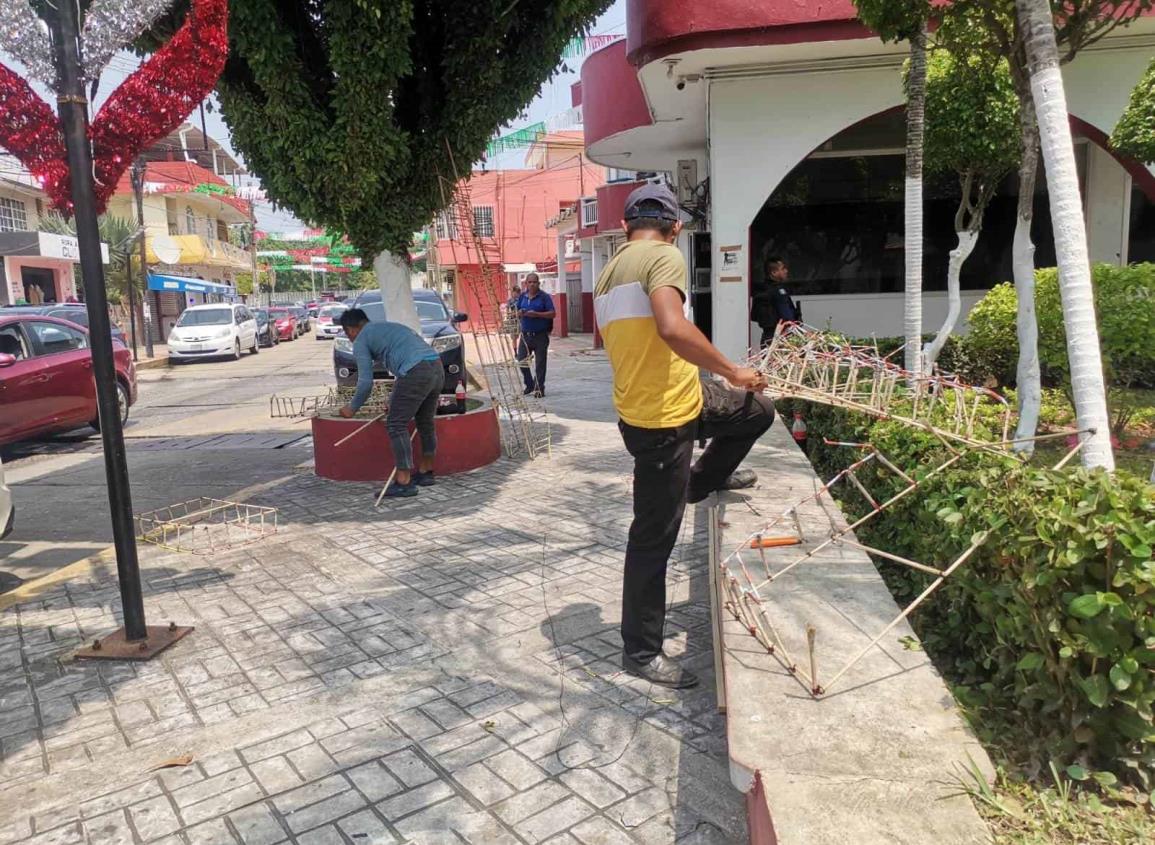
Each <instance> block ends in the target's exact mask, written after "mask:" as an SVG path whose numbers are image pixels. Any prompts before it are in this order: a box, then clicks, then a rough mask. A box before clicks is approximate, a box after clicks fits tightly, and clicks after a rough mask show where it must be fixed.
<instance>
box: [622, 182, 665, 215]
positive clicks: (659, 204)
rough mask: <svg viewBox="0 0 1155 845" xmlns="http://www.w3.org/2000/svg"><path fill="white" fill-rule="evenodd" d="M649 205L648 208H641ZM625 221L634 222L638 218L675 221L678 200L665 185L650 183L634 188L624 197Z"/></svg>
mask: <svg viewBox="0 0 1155 845" xmlns="http://www.w3.org/2000/svg"><path fill="white" fill-rule="evenodd" d="M646 204H649V205H650V206H651V207H650V208H642V206H643V205H646ZM624 215H625V218H626V220H635V219H637V218H639V217H653V218H657V219H658V220H670V221H677V220H678V219H679V216H678V200H677V198H676V197H675V196H674V192H673V191H671V190H670V189H669V188H667V187H666V186H665V185H658V184H654V183H650V184H647V185H642V186H641V187H640V188H636V189H635V190H634V191H633V192H631V193H630V195H629V196H628V197H626V207H625V210H624Z"/></svg>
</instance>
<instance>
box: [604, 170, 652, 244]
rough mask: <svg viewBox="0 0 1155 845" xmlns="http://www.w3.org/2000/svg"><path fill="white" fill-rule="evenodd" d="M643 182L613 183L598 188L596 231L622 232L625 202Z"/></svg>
mask: <svg viewBox="0 0 1155 845" xmlns="http://www.w3.org/2000/svg"><path fill="white" fill-rule="evenodd" d="M643 184H645V183H644V182H615V183H614V184H612V185H602V186H601V187H600V188H598V225H597V231H598V232H599V233H601V234H604V233H606V232H620V231H622V218H623V217H625V210H626V200H627V199H628V198H629V196H630V194H632V193H633V192H634V190H635V189H636V188H637V187H638V186H640V185H643Z"/></svg>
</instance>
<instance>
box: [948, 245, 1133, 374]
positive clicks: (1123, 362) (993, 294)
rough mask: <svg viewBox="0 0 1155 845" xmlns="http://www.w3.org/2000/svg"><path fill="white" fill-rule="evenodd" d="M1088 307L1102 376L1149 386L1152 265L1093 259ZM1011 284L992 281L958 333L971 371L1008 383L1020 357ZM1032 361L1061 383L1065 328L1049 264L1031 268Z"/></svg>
mask: <svg viewBox="0 0 1155 845" xmlns="http://www.w3.org/2000/svg"><path fill="white" fill-rule="evenodd" d="M1092 277H1093V281H1094V285H1095V314H1096V317H1097V319H1098V324H1099V343H1100V347H1101V349H1102V353H1103V367H1104V370H1105V375H1106V377H1107V381H1108V383H1109V384H1110V385H1112V386H1114V387H1151V386H1155V264H1132V265H1131V266H1129V267H1116V266H1115V265H1113V264H1096V265H1095V267H1094V268H1093V273H1092ZM1017 303H1018V300H1017V298H1016V296H1015V289H1014V286H1013V285H1012V284H1010V283H1008V282H1004V283H1003V284H1000V285H996V286H995V287H994V288H992V289H991V291H990V292H989V293H988V294H987V295H986V296H984V297H983V298H982V299H981V300H980V301H979V302H978V303H976V305H975V307H974V308H973V309H972V310H971V312H970V314H969V315H968V316H967V323H968V325H969V326H970V333H969V334H968V335H967V336H966V337H965V338H964V341H963V342H964V345H965V346H966V347H967V353H968V358H969V360H970V362H971V363H972V365H973V366H974V368H975V371H976V373H978V374H980V375H981V376H982V377H983V378H986V377H988V376H990V377H993V378H995V379H997V380H998V382H999V384H1003V385H1013V384H1014V383H1015V369H1016V367H1017V364H1018V357H1019V340H1018V333H1017V331H1016V326H1015V319H1016V308H1017ZM1035 307H1036V311H1037V313H1038V323H1039V363H1040V366H1041V369H1042V376H1043V383H1044V384H1046V385H1048V386H1052V387H1065V386H1066V385H1067V383H1068V380H1069V377H1070V371H1069V365H1068V362H1067V334H1066V329H1065V326H1064V323H1063V309H1062V302H1061V299H1060V296H1059V277H1058V271H1057V270H1056V269H1055V268H1053V267H1052V268H1047V269H1043V270H1038V271H1036V273H1035Z"/></svg>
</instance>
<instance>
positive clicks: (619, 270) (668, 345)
mask: <svg viewBox="0 0 1155 845" xmlns="http://www.w3.org/2000/svg"><path fill="white" fill-rule="evenodd" d="M625 218H626V219H625V220H624V221H623V226H624V227H625V230H626V232H627V235H628V237H629V240H628V241H627V242H626V243H625V244H624V245H623V246H622V247H621V248H620V249H619V250H618V251H617V253H615V255H614V257H613V258H612V259H611V260H610V262H609V264H607V265H606V267H605V269H604V270H603V271H602V273H601V275H600V276H599V277H598V280H597V285H596V287H595V289H594V312H595V314H596V316H597V321H598V328H599V329H600V331H601V334H602V338H603V339H604V340H605V346H606V352H607V353H608V354H609V359H610V365H611V366H612V367H613V371H614V406H615V407H616V408H617V411H618V416H619V421H618V428H619V429H620V430H621V433H622V439H623V440H624V441H625V445H626V449H627V450H628V451H629V453H630V454H631V455H632V456H633V458H634V521H633V523H632V524H631V525H630V534H629V542H628V544H627V546H626V564H625V576H624V579H623V584H622V646H623V647H622V666H623V668H624V669H625V670H626V671H627V672H629V673H630V674H632V675H637V676H638V677H642V678H645V679H647V680H649V681H651V682H653V683H655V684H661V685H663V686H669V687H689V686H693V685H694V684H696V683H697V682H698V679H697V678H696V677H695V676H694V675H693V673H691V672H690V671H689V670H687V669H683V668H682V667H681V666H679V665H678V664H676V663H675V662H674V661H672V660H671V659H670V658H669V657H667V656H666V655H665V654H663V653H662V637H663V629H664V626H665V621H666V564H667V562H668V561H669V558H670V552H671V551H672V550H673V548H674V544H675V543H676V542H677V540H678V532H679V531H680V529H681V525H682V514H683V512H684V511H685V508H686V503H687V501H689V502H691V503H694V502H700V501H702V500H703V499H705V498H706V497H707V496H708V495H710V494H711V493H713V492H714V491H716V490H723V489H737V488H739V487H749V486H752V485H753V484H754V481H755V480H756V476H754V474H753V473H752V472H750V471H749V470H742V471H737V472H736V470H737V468H738V464H740V463H741V462H742V459H743V458H745V457H746V455H747V454H748V453H749V451H750V447H751V446H753V445H754V441H755V440H757V439H758V438H759V437H760V436H761V435H762V434H763V433H764V432H765V431H766V430H767V429H768V428H769V427H770V424H771V422H772V421H773V419H774V408H773V406H772V405H771V404H770V401H769V399H767V398H766V397H764V396H762V395H761V390H762V389H763V388H764V387H765V386H766V383H765V381H764V379H763V378H762V377H761V376H760V375H759V374H758V373H757V372H755V371H754V370H751V369H747V368H744V367H739V366H738V365H736V364H734V363H733V362H731V361H729V360H728V359H727V358H726V357H725V356H724V355H723V354H722V353H721V352H719V351H718V350H717V349H716V348H715V347H714V346H713V344H711V343H710V341H709V340H707V339H706V336H705V335H703V334H702V332H701V331H699V330H698V328H697V327H696V326H695V325H694V324H693V323H691V322H690V321H689V320H687V319H686V315H685V313H684V310H683V305H684V302H685V298H686V263H685V260H684V259H683V258H682V254H681V252H679V250H678V248H677V247H676V246H674V242H675V241H676V240H677V237H678V233H679V232H681V229H682V224H681V223H680V222H679V220H678V205H677V201H676V200H675V199H674V195H673V194H672V193H671V192H670V190H669V188H666V187H665V186H661V185H653V184H650V185H644V186H642V187H640V188H638V189H637V190H635V191H634V192H633V193H632V194H630V196H629V198H628V199H627V200H626V206H625ZM699 369H705V370H709V371H710V372H712V373H714V374H716V375H718V376H721V377H722V378H724V379H725V380H726V381H727V382H729V383H730V384H731V385H733V388H731V387H726V386H725V385H723V384H721V383H720V382H717V381H714V380H709V381H702V380H701V379H700V378H699ZM734 388H739V389H734ZM752 391H756V392H757V393H755V392H752ZM706 438H709V439H710V444H709V446H707V447H706V450H705V451H704V452H703V453H702V456H701V457H700V458H699V459H698V461H697V462H696V463H695V462H693V452H694V441H695V440H698V439H703V440H704V439H706Z"/></svg>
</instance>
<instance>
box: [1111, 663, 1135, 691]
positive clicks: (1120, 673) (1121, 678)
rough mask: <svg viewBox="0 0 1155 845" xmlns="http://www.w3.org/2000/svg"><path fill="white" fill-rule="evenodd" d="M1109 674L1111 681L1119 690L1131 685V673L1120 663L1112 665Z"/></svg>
mask: <svg viewBox="0 0 1155 845" xmlns="http://www.w3.org/2000/svg"><path fill="white" fill-rule="evenodd" d="M1109 676H1110V678H1111V683H1112V684H1114V686H1115V689H1117V690H1119V692H1122V691H1123V690H1125V689H1127V688H1128V687H1129V686H1131V673H1130V672H1127V671H1125V670H1124V669H1123V667H1122V666H1120V665H1119V664H1118V663H1116V664H1115V665H1114V666H1112V667H1111V671H1110V673H1109Z"/></svg>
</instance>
